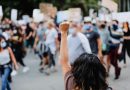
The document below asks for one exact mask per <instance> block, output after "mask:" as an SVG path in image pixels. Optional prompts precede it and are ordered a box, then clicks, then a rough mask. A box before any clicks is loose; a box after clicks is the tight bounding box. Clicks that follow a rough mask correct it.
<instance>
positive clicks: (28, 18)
mask: <svg viewBox="0 0 130 90" xmlns="http://www.w3.org/2000/svg"><path fill="white" fill-rule="evenodd" d="M22 19H23V20H24V21H25V22H26V23H29V22H31V18H30V17H29V16H28V15H23V16H22Z"/></svg>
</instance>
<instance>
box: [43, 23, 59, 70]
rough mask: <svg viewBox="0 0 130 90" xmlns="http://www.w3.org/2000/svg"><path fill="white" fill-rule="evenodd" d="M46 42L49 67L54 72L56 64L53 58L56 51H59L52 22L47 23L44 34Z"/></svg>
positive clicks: (56, 35) (56, 34) (56, 33)
mask: <svg viewBox="0 0 130 90" xmlns="http://www.w3.org/2000/svg"><path fill="white" fill-rule="evenodd" d="M45 36H46V41H45V44H46V46H47V47H48V48H49V51H48V54H49V59H50V60H49V64H50V65H49V67H52V66H53V67H52V68H53V70H54V71H56V62H55V56H56V51H57V50H58V49H59V42H58V32H57V31H56V29H55V26H54V23H53V22H52V21H48V23H47V30H46V32H45Z"/></svg>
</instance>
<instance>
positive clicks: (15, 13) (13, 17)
mask: <svg viewBox="0 0 130 90" xmlns="http://www.w3.org/2000/svg"><path fill="white" fill-rule="evenodd" d="M17 16H18V10H17V9H12V10H11V20H12V21H17Z"/></svg>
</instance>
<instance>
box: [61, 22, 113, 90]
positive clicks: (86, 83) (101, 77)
mask: <svg viewBox="0 0 130 90" xmlns="http://www.w3.org/2000/svg"><path fill="white" fill-rule="evenodd" d="M59 28H60V31H61V47H60V61H61V66H62V71H63V74H64V80H65V90H111V88H108V84H107V83H106V69H105V68H104V66H103V65H102V64H101V62H100V60H99V59H98V57H97V56H96V55H93V54H88V53H84V54H82V55H80V56H79V57H78V58H76V59H75V61H74V63H73V64H72V65H70V64H69V53H68V51H69V49H68V48H69V47H68V42H67V32H68V30H69V23H68V22H63V23H61V24H60V27H59Z"/></svg>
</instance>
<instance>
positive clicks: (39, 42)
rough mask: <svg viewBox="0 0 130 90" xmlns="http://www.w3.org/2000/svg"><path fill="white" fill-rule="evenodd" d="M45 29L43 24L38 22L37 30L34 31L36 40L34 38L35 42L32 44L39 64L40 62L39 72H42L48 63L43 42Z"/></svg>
mask: <svg viewBox="0 0 130 90" xmlns="http://www.w3.org/2000/svg"><path fill="white" fill-rule="evenodd" d="M46 30H47V28H46V26H45V22H40V23H39V25H38V29H37V31H36V38H35V42H34V46H33V48H34V50H35V51H36V53H37V54H38V56H39V58H40V60H41V62H40V72H43V70H44V66H45V65H46V64H47V62H48V53H47V51H46V49H47V47H46V45H45V40H46V36H45V32H46Z"/></svg>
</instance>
